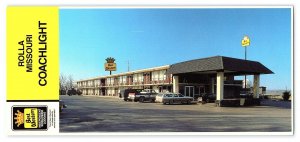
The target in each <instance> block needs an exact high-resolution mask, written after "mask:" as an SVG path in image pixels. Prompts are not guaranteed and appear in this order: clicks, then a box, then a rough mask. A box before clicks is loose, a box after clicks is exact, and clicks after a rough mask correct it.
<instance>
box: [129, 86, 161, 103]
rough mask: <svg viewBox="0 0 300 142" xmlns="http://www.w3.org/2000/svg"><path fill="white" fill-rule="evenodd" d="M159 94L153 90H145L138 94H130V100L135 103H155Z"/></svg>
mask: <svg viewBox="0 0 300 142" xmlns="http://www.w3.org/2000/svg"><path fill="white" fill-rule="evenodd" d="M156 95H157V93H156V92H155V91H154V90H152V89H144V90H142V91H140V92H138V93H129V94H128V100H131V101H134V102H137V101H139V102H141V103H143V102H145V101H150V102H155V97H156Z"/></svg>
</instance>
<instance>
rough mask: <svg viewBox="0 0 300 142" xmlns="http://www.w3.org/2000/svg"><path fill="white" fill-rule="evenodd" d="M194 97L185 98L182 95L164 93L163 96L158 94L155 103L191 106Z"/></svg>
mask: <svg viewBox="0 0 300 142" xmlns="http://www.w3.org/2000/svg"><path fill="white" fill-rule="evenodd" d="M193 99H194V98H193V97H189V96H184V95H182V94H180V93H163V94H158V95H157V96H156V99H155V101H156V102H159V103H163V104H175V103H180V104H184V103H186V104H190V103H191V102H192V101H193Z"/></svg>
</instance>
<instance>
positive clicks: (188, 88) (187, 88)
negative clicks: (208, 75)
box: [184, 86, 195, 98]
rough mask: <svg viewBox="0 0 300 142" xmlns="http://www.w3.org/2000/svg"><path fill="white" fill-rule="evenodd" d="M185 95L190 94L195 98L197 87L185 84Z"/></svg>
mask: <svg viewBox="0 0 300 142" xmlns="http://www.w3.org/2000/svg"><path fill="white" fill-rule="evenodd" d="M184 93H185V94H184V95H185V96H190V97H193V98H194V94H195V87H194V86H185V87H184Z"/></svg>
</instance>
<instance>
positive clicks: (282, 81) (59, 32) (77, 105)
mask: <svg viewBox="0 0 300 142" xmlns="http://www.w3.org/2000/svg"><path fill="white" fill-rule="evenodd" d="M6 25H7V33H6V34H7V47H6V51H7V53H6V54H7V65H6V66H7V94H6V95H7V96H6V99H7V100H6V101H7V102H6V105H7V106H8V107H7V108H8V109H7V110H6V112H7V116H6V117H9V119H8V120H9V121H8V122H7V127H6V128H7V131H8V134H9V135H28V134H29V135H68V134H73V135H74V134H75V135H77V134H78V135H79V134H92V135H249V134H250V135H293V132H294V130H293V129H294V124H293V82H292V80H293V7H292V6H277V7H271V6H269V7H268V6H265V7H237V6H232V7H221V6H219V7H217V6H216V7H201V6H198V7H197V6H181V7H180V6H173V7H172V6H170V7H167V6H165V7H163V6H160V7H142V6H141V7H137V6H135V7H130V6H129V7H125V6H124V7H68V6H65V7H58V6H8V7H7V24H6Z"/></svg>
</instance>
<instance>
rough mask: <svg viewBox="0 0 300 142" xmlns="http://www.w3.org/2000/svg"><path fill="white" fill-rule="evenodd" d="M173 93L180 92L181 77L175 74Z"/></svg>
mask: <svg viewBox="0 0 300 142" xmlns="http://www.w3.org/2000/svg"><path fill="white" fill-rule="evenodd" d="M173 93H179V77H178V76H175V75H173Z"/></svg>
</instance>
